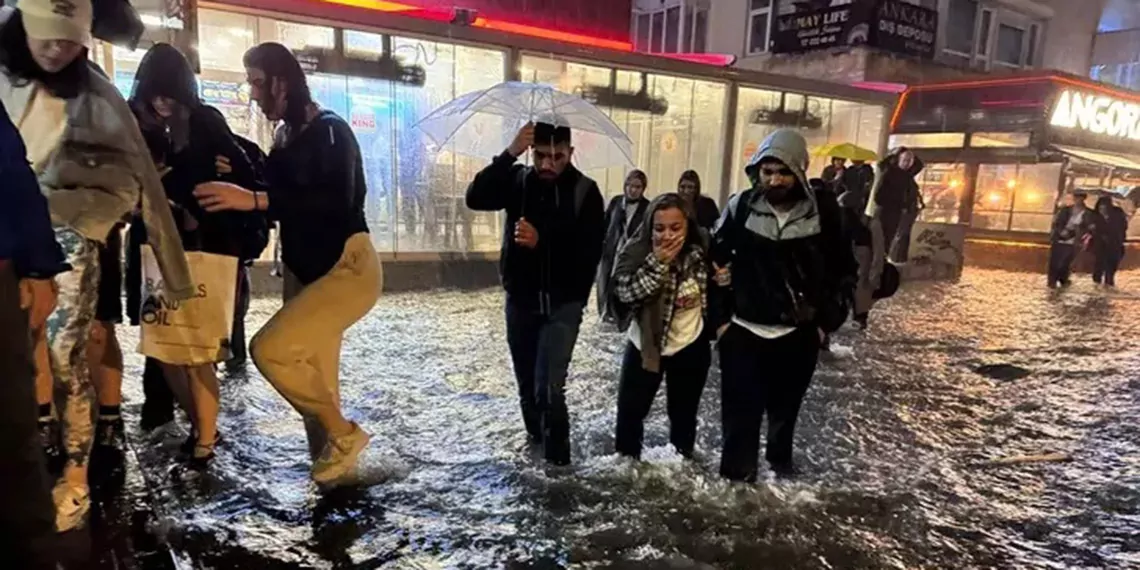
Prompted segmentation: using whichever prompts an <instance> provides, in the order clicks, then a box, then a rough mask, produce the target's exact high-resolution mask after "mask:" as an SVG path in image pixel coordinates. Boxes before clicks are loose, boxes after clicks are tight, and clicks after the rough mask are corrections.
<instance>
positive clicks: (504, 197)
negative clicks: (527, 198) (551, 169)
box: [466, 151, 525, 212]
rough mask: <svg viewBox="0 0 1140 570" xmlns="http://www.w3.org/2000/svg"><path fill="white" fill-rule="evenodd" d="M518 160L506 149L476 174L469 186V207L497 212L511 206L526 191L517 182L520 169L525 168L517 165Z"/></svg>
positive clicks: (467, 197) (481, 210)
mask: <svg viewBox="0 0 1140 570" xmlns="http://www.w3.org/2000/svg"><path fill="white" fill-rule="evenodd" d="M517 160H518V158H517V157H516V156H515V155H513V154H511V152H510V151H504V152H503V153H502V154H500V155H499V156H496V157H495V159H494V160H492V161H491V164H489V165H487V167H486V168H484V169H483V170H482V171H480V172H479V174H476V175H475V179H474V180H472V181H471V185H470V186H468V187H467V196H466V202H467V207H468V208H470V209H472V210H476V211H479V212H495V211H498V210H505V209H507V208H508V207H510V206H511V205H512V204H513V203H514V202H515V200H516V199H517V195H518V193H520V192H523V191H525V190H524V189H523V188H519V187H518V184H517V183H516V177H517V176H518V169H519V168H523V167H522V166H516V165H515V162H516V161H517Z"/></svg>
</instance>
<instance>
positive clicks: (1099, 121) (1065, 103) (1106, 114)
mask: <svg viewBox="0 0 1140 570" xmlns="http://www.w3.org/2000/svg"><path fill="white" fill-rule="evenodd" d="M1049 125H1050V126H1053V127H1060V128H1064V129H1077V130H1081V131H1086V132H1089V133H1092V134H1094V135H1104V136H1108V137H1116V138H1121V139H1131V140H1140V105H1137V104H1136V103H1131V102H1128V101H1122V100H1120V99H1115V98H1113V97H1109V96H1107V95H1101V94H1098V93H1087V92H1082V91H1079V90H1075V89H1066V90H1064V91H1062V92H1061V94H1060V95H1058V96H1057V102H1056V103H1055V104H1054V105H1053V112H1052V114H1051V115H1050V119H1049Z"/></svg>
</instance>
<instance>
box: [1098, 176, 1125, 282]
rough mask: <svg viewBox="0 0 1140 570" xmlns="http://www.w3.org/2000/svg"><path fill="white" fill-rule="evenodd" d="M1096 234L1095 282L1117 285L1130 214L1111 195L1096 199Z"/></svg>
mask: <svg viewBox="0 0 1140 570" xmlns="http://www.w3.org/2000/svg"><path fill="white" fill-rule="evenodd" d="M1096 213H1097V216H1098V219H1097V221H1096V229H1095V231H1096V236H1095V240H1094V241H1093V247H1094V250H1093V251H1094V253H1095V255H1096V265H1095V267H1094V269H1093V276H1092V278H1093V282H1094V283H1096V284H1097V285H1100V284H1101V283H1103V284H1105V285H1106V286H1108V287H1115V286H1116V270H1117V269H1119V268H1120V262H1121V260H1123V259H1124V242H1125V240H1126V239H1127V235H1128V216H1127V215H1125V213H1124V209H1123V208H1121V207H1120V206H1117V205H1116V204H1114V203H1113V201H1112V197H1111V196H1101V197H1100V198H1098V199H1097V201H1096Z"/></svg>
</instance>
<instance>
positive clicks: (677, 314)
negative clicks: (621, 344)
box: [611, 194, 710, 372]
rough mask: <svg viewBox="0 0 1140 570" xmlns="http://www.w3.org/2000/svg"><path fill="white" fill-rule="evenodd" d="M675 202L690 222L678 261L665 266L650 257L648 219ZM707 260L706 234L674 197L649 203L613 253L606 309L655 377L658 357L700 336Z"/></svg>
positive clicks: (650, 225) (689, 210)
mask: <svg viewBox="0 0 1140 570" xmlns="http://www.w3.org/2000/svg"><path fill="white" fill-rule="evenodd" d="M678 203H679V204H682V205H683V211H684V212H685V215H686V217H687V218H688V220H689V233H688V236H687V238H686V240H685V241H686V243H685V246H684V248H683V249H682V250H681V253H679V254H678V255H677V259H676V260H675V261H674V263H672V264H668V265H667V264H664V263H662V262H661V261H660V260H659V259H657V255H656V254H655V253H654V252H653V216H654V214H655V213H656V212H657V211H658V210H660V209H662V208H665V207H673V206H675V205H677V204H678ZM708 259H709V258H708V235H707V234H706V233H705V231H704V230H703V229H702V228H701V227H700V226H699V225H698V223H697V217H696V214H695V212H694V211H693V209H692V207H690V206H689V205H688V203H686V202H684V200H683V199H682V198H681V197H680V196H678V195H676V194H664V195H661V196H658V197H657V198H656V199H654V200H653V202H651V203H650V204H649V208H648V209H647V210H646V214H645V219H644V220H643V221H642V223H641V226H640V228H639V229H638V231H637V233H636V234H634V237H633V238H631V239H630V241H629V242H628V243H626V245H625V247H623V248H622V250H621V252H620V253H619V254H618V257H617V265H616V268H615V270H614V282H615V286H614V292H613V297H614V298H613V299H612V300H611V305H612V306H614V307H615V312H616V313H617V314H618V316H619V320H620V321H621V323H620V324H621V325H623V326H625V325H626V323H627V322H628V323H629V324H628V326H629V334H630V342H632V343H633V344H634V346H635V347H637V349H638V350H640V351H641V366H642V368H644V369H645V370H648V371H650V372H660V370H661V357H663V356H671V355H673V354H675V353H677V352H679V351H680V350H682V349H684V348H685V347H686V346H688V345H690V344H692V343H693V342H698V341H699V340H700V339H701V338H702V337H704V336H705V335H703V334H702V333H703V332H704V331H706V330H708V327H707V326H706V323H705V321H706V320H707V318H706V317H707V314H708V289H709V278H710V271H709V262H708ZM694 319H695V322H694Z"/></svg>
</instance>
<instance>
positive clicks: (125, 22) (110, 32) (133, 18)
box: [91, 0, 146, 49]
mask: <svg viewBox="0 0 1140 570" xmlns="http://www.w3.org/2000/svg"><path fill="white" fill-rule="evenodd" d="M91 7H92V8H93V9H94V16H95V20H94V22H93V23H92V24H91V35H93V36H95V37H96V38H99V39H101V40H103V41H105V42H110V43H112V44H116V45H120V46H123V47H127V48H130V49H135V48H136V47H138V45H139V38H141V37H142V35H143V32H144V31H145V29H146V27H145V26H144V25H143V22H142V18H140V17H139V13H138V11H136V10H135V9H134V7H133V6H131V3H130V2H129V1H128V0H93V2H92V3H91Z"/></svg>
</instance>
